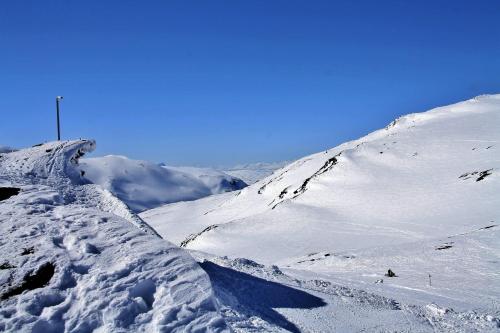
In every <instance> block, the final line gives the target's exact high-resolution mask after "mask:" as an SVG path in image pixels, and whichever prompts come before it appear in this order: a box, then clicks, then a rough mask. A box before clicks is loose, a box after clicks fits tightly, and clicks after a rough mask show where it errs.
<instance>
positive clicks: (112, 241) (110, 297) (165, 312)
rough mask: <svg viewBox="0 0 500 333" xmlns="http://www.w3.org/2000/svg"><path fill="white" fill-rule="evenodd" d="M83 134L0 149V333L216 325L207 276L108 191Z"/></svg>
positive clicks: (217, 328)
mask: <svg viewBox="0 0 500 333" xmlns="http://www.w3.org/2000/svg"><path fill="white" fill-rule="evenodd" d="M94 147H95V143H94V142H93V141H88V140H79V141H64V142H52V143H46V144H43V145H39V146H36V147H32V148H29V149H23V150H20V151H17V152H12V153H8V154H1V155H0V187H15V188H19V189H20V192H19V194H17V195H14V196H11V197H10V198H8V199H5V200H2V201H0V253H1V256H0V285H1V287H0V331H8V332H62V331H68V332H92V331H95V332H123V331H137V332H177V331H182V332H185V331H223V330H225V323H224V321H223V320H222V319H221V317H220V315H219V314H218V312H217V309H216V306H215V303H214V296H213V291H212V288H211V285H210V281H209V279H208V277H207V275H206V274H205V273H204V272H203V270H202V269H200V267H199V266H198V265H197V263H196V262H195V261H194V260H193V259H192V258H191V257H190V256H189V254H187V253H186V252H185V251H183V250H181V249H179V248H178V247H176V246H174V245H172V244H171V243H169V242H167V241H165V240H162V239H161V238H160V237H159V236H158V235H157V234H156V232H155V231H154V230H153V229H151V228H150V227H149V225H147V224H146V223H145V222H144V221H142V220H141V219H140V218H139V217H137V216H136V215H135V214H133V213H132V212H130V210H129V209H128V208H127V207H126V206H125V205H124V204H123V203H122V202H121V201H120V200H118V199H117V198H116V197H114V196H113V195H112V194H111V193H110V192H108V191H106V190H102V189H101V188H100V187H99V186H97V185H93V184H85V181H84V180H83V179H82V178H81V174H80V171H79V170H78V169H77V168H76V165H77V163H78V158H79V157H81V156H82V155H83V154H84V153H86V152H88V151H91V150H93V149H94Z"/></svg>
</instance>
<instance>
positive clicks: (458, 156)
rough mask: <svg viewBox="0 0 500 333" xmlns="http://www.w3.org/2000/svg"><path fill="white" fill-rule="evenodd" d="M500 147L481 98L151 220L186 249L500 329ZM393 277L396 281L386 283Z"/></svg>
mask: <svg viewBox="0 0 500 333" xmlns="http://www.w3.org/2000/svg"><path fill="white" fill-rule="evenodd" d="M499 140H500V95H490V96H480V97H477V98H474V99H471V100H468V101H465V102H461V103H457V104H453V105H449V106H445V107H440V108H436V109H433V110H430V111H428V112H424V113H418V114H411V115H407V116H404V117H400V118H399V119H396V120H395V121H393V122H392V123H391V124H389V125H388V126H387V127H386V128H384V129H381V130H378V131H375V132H373V133H371V134H369V135H367V136H365V137H362V138H360V139H358V140H354V141H351V142H347V143H345V144H342V145H340V146H337V147H335V148H332V149H329V150H327V151H323V152H319V153H317V154H314V155H311V156H307V157H304V158H302V159H300V160H298V161H295V162H293V163H291V164H289V165H288V166H286V167H284V168H283V169H280V170H278V171H276V172H275V173H273V174H272V175H271V176H269V177H267V178H265V179H263V180H261V181H259V182H257V183H256V184H253V185H251V186H249V187H247V188H245V189H243V190H241V191H238V192H233V193H226V194H221V195H216V196H211V197H207V198H204V199H200V200H197V201H192V202H183V203H176V204H171V205H165V206H162V207H159V208H156V209H153V210H150V211H146V212H144V213H142V214H141V217H142V218H143V219H144V220H146V221H147V222H148V223H149V224H151V225H152V226H153V227H154V228H155V230H157V231H158V232H159V233H160V234H161V235H163V236H164V237H165V238H166V239H168V240H170V241H172V242H174V243H176V244H179V245H181V246H183V247H186V248H188V249H192V250H197V251H203V252H205V253H211V254H215V255H218V256H229V257H233V258H238V257H244V258H249V259H252V260H255V261H258V262H261V263H263V264H267V265H278V266H279V267H280V268H281V269H282V270H283V271H284V272H285V273H287V274H291V275H292V276H293V277H294V278H297V279H299V277H302V278H305V277H308V278H311V276H315V278H316V279H317V278H318V277H321V281H326V282H324V283H325V286H330V285H332V283H333V284H335V283H337V284H338V283H340V284H342V285H348V286H350V287H354V288H360V289H362V290H365V291H369V292H375V293H377V294H382V295H385V297H391V298H392V299H394V300H396V301H397V302H407V303H408V302H409V303H410V304H418V305H421V306H427V309H429V306H430V307H431V308H432V306H431V305H429V304H431V303H439V304H441V305H443V306H445V307H444V308H440V307H434V308H432V309H434V310H435V311H434V310H432V311H434V312H435V316H434V317H435V318H437V317H440V316H441V317H440V318H443V316H444V314H445V313H451V312H450V311H451V310H450V309H451V307H453V308H454V309H459V310H461V311H470V310H471V309H476V310H480V311H483V313H489V314H490V315H489V317H488V316H486V315H485V316H483V317H481V316H479V315H478V316H479V317H481V318H483V319H484V320H483V319H481V320H482V321H481V323H479V322H478V323H479V324H478V325H479V327H482V329H481V330H483V329H484V330H487V329H492V330H496V329H498V327H499V326H497V325H500V320H499V319H498V318H499V315H500V301H499V300H500V277H499V275H498V272H499V271H500V226H499V224H500V209H499V207H500V153H499V148H500V147H499ZM262 267H264V266H262ZM388 269H391V270H392V271H394V272H395V273H396V275H398V277H385V276H384V273H387V271H388ZM321 283H323V282H321ZM479 317H478V318H479ZM463 318H465V317H463ZM485 318H486V319H485ZM464 320H465V319H464ZM431 322H435V321H432V320H431ZM462 323H463V322H462ZM488 323H490V324H491V325H490V324H488ZM483 324H484V325H485V326H481V325H483ZM453 325H455V324H453ZM453 325H451V326H449V327H448V329H450V330H452V331H454V330H461V329H463V327H462V328H457V327H458V326H453ZM488 325H490V326H488ZM306 327H307V326H306ZM327 327H330V328H331V326H327ZM381 327H383V326H381ZM403 327H405V328H406V329H407V328H408V327H407V326H403ZM453 327H455V328H453ZM488 327H489V328H488ZM351 328H352V327H351ZM379 329H382V328H380V327H379ZM476 329H477V328H476ZM322 330H323V331H327V330H328V329H327V328H326V326H325V327H323V328H322ZM410 330H412V329H410ZM415 330H418V329H417V328H416V327H415ZM425 330H426V329H424V331H425ZM438 330H440V329H438ZM465 330H466V331H467V329H465ZM473 330H474V329H473Z"/></svg>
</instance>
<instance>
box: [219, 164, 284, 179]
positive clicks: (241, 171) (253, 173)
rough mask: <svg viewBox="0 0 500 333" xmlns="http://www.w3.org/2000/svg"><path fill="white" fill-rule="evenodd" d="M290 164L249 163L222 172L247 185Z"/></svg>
mask: <svg viewBox="0 0 500 333" xmlns="http://www.w3.org/2000/svg"><path fill="white" fill-rule="evenodd" d="M289 163H290V162H288V161H284V162H274V163H263V162H260V163H249V164H242V165H237V166H235V167H232V168H229V169H225V170H224V172H225V173H227V174H229V175H231V176H234V177H238V178H240V179H241V180H243V181H244V182H245V183H247V184H253V183H256V182H258V181H259V180H261V179H263V178H266V177H267V176H270V175H272V174H273V172H274V171H276V170H278V169H281V168H283V167H284V166H286V165H287V164H289Z"/></svg>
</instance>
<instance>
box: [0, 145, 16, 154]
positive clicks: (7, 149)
mask: <svg viewBox="0 0 500 333" xmlns="http://www.w3.org/2000/svg"><path fill="white" fill-rule="evenodd" d="M15 150H16V149H14V148H11V147H9V146H2V145H0V154H2V153H10V152H13V151H15Z"/></svg>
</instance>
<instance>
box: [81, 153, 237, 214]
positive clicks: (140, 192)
mask: <svg viewBox="0 0 500 333" xmlns="http://www.w3.org/2000/svg"><path fill="white" fill-rule="evenodd" d="M79 168H80V170H81V172H82V175H83V177H84V178H85V179H88V180H89V181H90V182H92V183H94V184H98V185H100V186H102V187H103V188H104V189H106V190H108V191H110V192H111V193H113V194H114V195H116V196H117V197H118V198H119V199H120V200H122V201H123V202H125V203H126V204H127V205H128V207H129V208H131V209H132V210H133V211H135V212H140V211H143V210H146V209H151V208H154V207H157V206H160V205H161V204H165V203H172V202H178V201H188V200H195V199H199V198H202V197H205V196H208V195H212V194H218V193H224V192H229V191H234V190H239V189H242V188H244V187H245V186H246V184H245V183H244V182H243V181H242V180H240V179H238V178H236V177H232V176H230V175H227V174H225V173H223V172H220V171H216V170H212V169H202V168H188V167H170V166H164V165H157V164H154V163H151V162H147V161H139V160H132V159H129V158H127V157H125V156H116V155H108V156H104V157H94V158H85V159H82V160H81V161H80V165H79Z"/></svg>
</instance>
